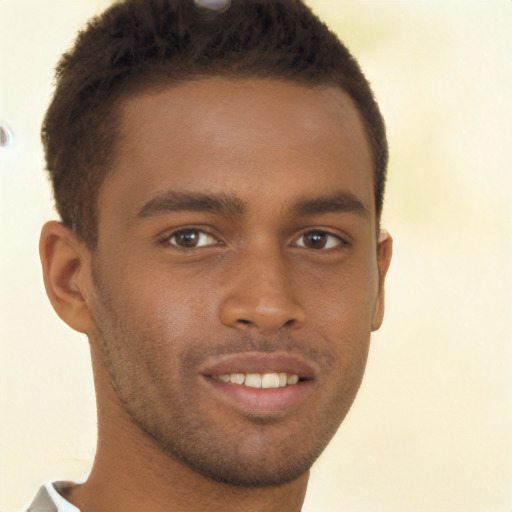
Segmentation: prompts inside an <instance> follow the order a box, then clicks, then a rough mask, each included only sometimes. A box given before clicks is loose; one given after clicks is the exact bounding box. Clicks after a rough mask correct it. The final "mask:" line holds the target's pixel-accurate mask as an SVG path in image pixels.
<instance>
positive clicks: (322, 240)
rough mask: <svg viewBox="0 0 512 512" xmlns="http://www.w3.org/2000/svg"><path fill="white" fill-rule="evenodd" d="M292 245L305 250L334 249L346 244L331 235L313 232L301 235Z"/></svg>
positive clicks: (324, 232) (323, 232)
mask: <svg viewBox="0 0 512 512" xmlns="http://www.w3.org/2000/svg"><path fill="white" fill-rule="evenodd" d="M294 245H296V246H297V247H303V248H305V249H334V248H335V247H340V246H343V245H346V242H345V241H344V240H343V239H342V238H340V237H339V236H336V235H333V234H332V233H328V232H326V231H321V230H314V231H308V232H306V233H303V234H302V235H301V236H300V237H299V238H298V240H297V242H295V243H294Z"/></svg>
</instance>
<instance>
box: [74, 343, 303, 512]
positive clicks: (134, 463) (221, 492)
mask: <svg viewBox="0 0 512 512" xmlns="http://www.w3.org/2000/svg"><path fill="white" fill-rule="evenodd" d="M96 356H97V354H95V353H94V349H93V350H92V357H93V368H94V375H95V386H96V396H97V406H98V444H97V450H96V457H95V460H94V464H93V467H92V470H91V473H90V475H89V478H88V479H87V481H86V482H85V483H83V484H81V485H77V486H75V487H72V488H71V489H70V490H69V492H68V494H67V496H66V499H68V500H69V501H70V502H71V503H73V504H74V505H75V506H77V507H78V508H79V509H80V510H81V511H82V512H100V511H105V510H123V511H124V512H136V511H137V512H140V511H151V512H161V511H162V512H163V511H166V512H169V511H173V512H196V511H197V512H199V511H201V512H203V511H204V510H208V511H210V512H216V511H219V512H220V511H222V512H224V511H225V510H244V511H247V512H259V511H261V512H263V511H265V512H273V511H276V512H277V511H279V512H299V511H300V510H301V506H302V503H303V501H304V496H305V493H306V487H307V481H308V477H309V473H305V474H304V475H302V476H300V477H299V478H298V479H296V480H294V481H292V482H290V483H288V484H285V485H281V486H278V487H254V488H253V487H238V486H232V485H228V484H224V483H219V482H216V481H213V480H211V479H209V478H206V477H203V476H202V475H200V474H198V473H196V472H195V471H193V470H191V469H190V468H189V467H188V466H186V465H184V464H183V463H181V462H180V461H178V460H176V459H173V458H171V457H170V456H169V455H168V454H165V453H162V451H161V450H160V449H159V448H158V446H157V445H156V443H154V441H153V440H152V439H151V438H150V437H149V436H147V435H146V434H144V433H143V432H142V431H141V430H140V429H139V428H138V426H136V425H135V424H134V423H133V422H132V421H131V418H130V417H129V415H128V414H127V413H126V411H125V410H124V408H123V407H122V405H121V404H120V403H119V400H118V399H117V396H116V394H115V392H114V390H113V389H112V386H111V383H110V379H109V377H108V375H107V374H106V372H105V370H104V369H103V366H102V365H101V362H100V361H98V360H97V358H96ZM95 359H96V360H95Z"/></svg>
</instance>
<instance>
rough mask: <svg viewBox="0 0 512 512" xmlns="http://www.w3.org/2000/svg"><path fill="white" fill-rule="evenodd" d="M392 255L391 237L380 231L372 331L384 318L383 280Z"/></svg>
mask: <svg viewBox="0 0 512 512" xmlns="http://www.w3.org/2000/svg"><path fill="white" fill-rule="evenodd" d="M392 255H393V239H392V238H391V236H390V234H389V233H388V232H387V231H381V233H380V236H379V242H378V246H377V265H378V268H379V293H378V296H377V302H376V304H375V312H374V313H373V321H372V331H376V330H377V329H378V328H379V327H380V326H381V325H382V320H383V319H384V281H385V279H386V274H387V272H388V269H389V265H390V263H391V256H392Z"/></svg>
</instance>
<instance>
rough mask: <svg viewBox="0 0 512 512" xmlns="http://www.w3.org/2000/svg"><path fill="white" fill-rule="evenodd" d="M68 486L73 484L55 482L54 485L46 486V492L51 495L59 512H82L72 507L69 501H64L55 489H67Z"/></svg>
mask: <svg viewBox="0 0 512 512" xmlns="http://www.w3.org/2000/svg"><path fill="white" fill-rule="evenodd" d="M68 485H71V484H70V483H69V482H55V483H53V484H51V483H48V484H45V486H44V488H45V489H46V491H47V492H48V494H49V495H50V498H51V500H52V501H53V503H54V504H55V506H56V507H57V512H80V510H79V509H78V508H76V507H75V506H74V505H72V504H71V503H70V502H69V501H68V500H66V499H64V498H63V497H62V496H61V495H60V494H59V492H58V491H57V489H56V488H55V486H57V488H60V487H67V486H68Z"/></svg>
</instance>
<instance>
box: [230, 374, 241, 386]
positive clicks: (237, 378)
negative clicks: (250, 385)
mask: <svg viewBox="0 0 512 512" xmlns="http://www.w3.org/2000/svg"><path fill="white" fill-rule="evenodd" d="M244 381H245V375H244V374H243V373H232V374H231V375H230V376H229V382H231V384H243V383H244Z"/></svg>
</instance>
